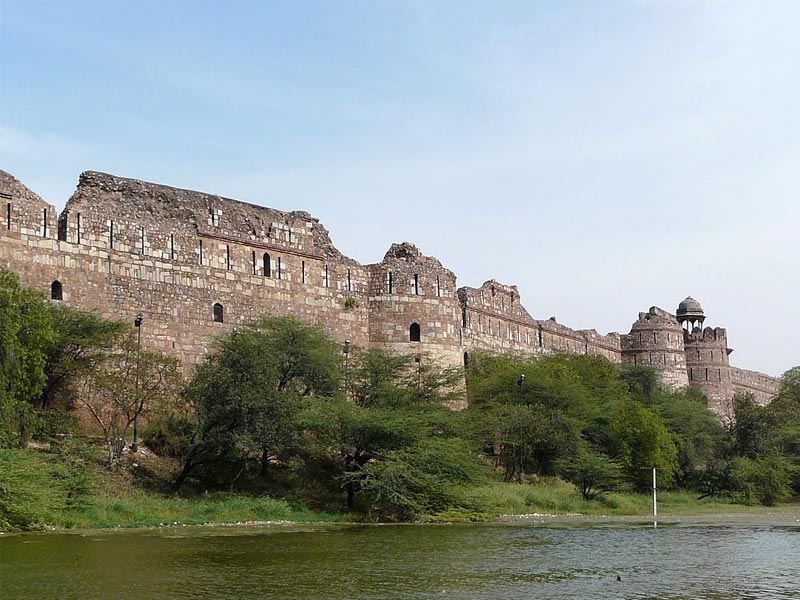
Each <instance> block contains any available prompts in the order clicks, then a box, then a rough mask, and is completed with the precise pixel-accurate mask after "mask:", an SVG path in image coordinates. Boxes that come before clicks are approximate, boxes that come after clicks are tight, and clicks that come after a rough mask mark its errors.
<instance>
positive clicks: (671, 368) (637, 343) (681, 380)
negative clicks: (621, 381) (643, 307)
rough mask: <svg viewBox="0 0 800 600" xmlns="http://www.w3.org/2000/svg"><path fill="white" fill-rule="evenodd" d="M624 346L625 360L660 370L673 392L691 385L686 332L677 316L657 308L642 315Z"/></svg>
mask: <svg viewBox="0 0 800 600" xmlns="http://www.w3.org/2000/svg"><path fill="white" fill-rule="evenodd" d="M621 345H622V359H623V361H625V362H627V363H630V364H633V365H645V366H649V367H654V368H656V369H658V370H659V372H660V374H661V380H662V382H663V383H664V384H665V385H666V386H667V387H669V388H671V389H679V388H682V387H686V386H687V385H688V383H689V381H688V377H687V373H686V355H685V353H684V343H683V331H682V329H681V326H680V324H679V323H678V321H677V319H676V318H675V315H673V314H671V313H669V312H667V311H665V310H663V309H661V308H658V307H657V306H652V307H650V310H648V311H647V312H641V313H639V318H638V319H637V320H636V322H635V323H633V325H632V326H631V331H630V333H629V334H628V335H624V336H622V340H621Z"/></svg>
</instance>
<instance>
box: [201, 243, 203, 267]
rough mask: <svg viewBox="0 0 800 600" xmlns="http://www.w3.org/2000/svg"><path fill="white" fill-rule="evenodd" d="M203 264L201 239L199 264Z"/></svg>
mask: <svg viewBox="0 0 800 600" xmlns="http://www.w3.org/2000/svg"><path fill="white" fill-rule="evenodd" d="M202 264H203V240H200V265H201V266H202Z"/></svg>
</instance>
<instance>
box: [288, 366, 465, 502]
mask: <svg viewBox="0 0 800 600" xmlns="http://www.w3.org/2000/svg"><path fill="white" fill-rule="evenodd" d="M417 358H420V359H421V360H419V361H417V360H416V359H417ZM351 381H352V382H353V385H352V388H351V390H350V394H349V396H350V398H352V400H337V401H326V400H324V399H322V400H318V401H316V402H311V403H310V404H309V406H308V408H307V410H306V411H305V412H304V413H303V415H302V425H303V428H304V430H305V431H306V433H307V434H308V436H309V438H310V440H311V443H312V445H313V453H314V454H315V455H316V456H317V458H318V460H323V461H328V462H327V464H329V465H330V467H329V469H328V472H329V475H330V477H331V479H332V481H335V482H338V484H339V485H340V486H341V488H342V489H343V490H344V492H345V497H346V504H347V506H348V508H350V509H353V508H357V507H358V506H361V507H364V508H365V509H367V510H371V511H373V512H379V513H381V514H383V515H384V516H390V517H394V518H403V517H407V516H409V515H411V514H419V513H420V512H425V511H431V510H434V509H435V507H438V506H442V505H443V504H447V503H448V502H450V500H452V498H453V496H452V495H451V493H454V488H453V487H451V486H453V485H455V482H463V481H465V478H467V477H471V476H472V474H473V473H474V471H475V470H480V469H479V467H478V465H477V463H476V462H475V460H474V458H473V457H472V456H471V454H470V453H469V452H464V453H463V454H461V453H460V452H461V450H463V448H464V447H465V446H464V443H463V441H462V440H461V438H460V437H459V431H460V429H459V421H460V416H459V415H458V413H454V412H453V411H451V410H449V409H448V408H446V406H445V404H446V403H447V401H448V400H449V399H450V398H451V397H452V394H453V393H455V392H454V390H455V389H456V387H457V386H456V385H455V381H454V376H453V372H452V371H451V370H449V369H439V368H437V367H436V365H435V363H433V361H429V360H428V359H427V357H425V356H422V357H417V356H415V355H407V356H402V355H395V354H391V353H388V352H386V351H383V350H367V351H360V352H354V353H353V363H352V379H351ZM359 498H361V499H362V500H361V501H359Z"/></svg>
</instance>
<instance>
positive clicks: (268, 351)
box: [175, 318, 342, 489]
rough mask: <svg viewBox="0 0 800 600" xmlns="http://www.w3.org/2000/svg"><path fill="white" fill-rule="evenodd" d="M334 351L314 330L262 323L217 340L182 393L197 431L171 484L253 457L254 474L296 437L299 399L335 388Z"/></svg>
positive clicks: (276, 321)
mask: <svg viewBox="0 0 800 600" xmlns="http://www.w3.org/2000/svg"><path fill="white" fill-rule="evenodd" d="M341 362H342V359H341V350H340V348H339V346H338V345H337V344H336V343H335V342H333V341H332V340H331V339H329V338H328V337H327V336H326V335H325V334H324V333H323V332H322V331H321V330H320V329H318V328H316V327H312V326H309V325H305V324H303V323H301V322H300V321H297V320H295V319H290V318H268V319H264V320H262V321H259V322H257V323H255V324H253V325H251V326H248V327H244V328H242V329H238V330H236V331H234V332H232V333H230V334H229V335H226V336H223V337H222V338H220V339H218V340H217V342H216V346H215V348H214V350H213V351H212V353H211V354H209V356H208V357H207V358H206V361H205V362H204V363H202V364H201V365H199V366H198V367H197V369H196V370H195V373H194V376H193V377H192V379H191V381H190V382H189V384H188V386H187V388H186V398H187V399H188V400H189V402H190V403H191V404H192V405H193V407H194V409H195V411H196V415H197V420H198V425H197V429H196V431H195V434H194V436H193V439H192V441H191V444H190V446H189V449H188V451H187V453H186V456H185V457H184V462H183V468H182V470H181V472H180V474H179V475H178V478H177V480H176V482H175V488H176V489H179V488H180V487H181V485H182V484H183V482H184V481H185V479H186V477H187V476H188V475H189V474H190V473H191V472H192V471H194V469H195V468H196V467H197V466H198V465H201V464H207V463H209V462H214V461H218V460H222V459H230V460H239V461H245V462H246V461H248V460H252V459H258V460H259V461H260V464H261V473H262V475H263V476H266V475H267V472H268V469H269V465H270V463H271V462H272V461H274V460H275V459H276V458H278V457H279V456H280V455H281V453H282V452H284V451H285V450H287V448H288V447H289V446H291V445H292V444H293V442H294V440H295V439H296V436H297V435H298V430H297V427H296V426H295V416H296V414H297V412H298V410H299V409H300V408H301V402H300V401H301V399H302V398H305V397H310V396H321V397H332V396H335V395H336V394H337V393H338V391H339V388H340V377H341Z"/></svg>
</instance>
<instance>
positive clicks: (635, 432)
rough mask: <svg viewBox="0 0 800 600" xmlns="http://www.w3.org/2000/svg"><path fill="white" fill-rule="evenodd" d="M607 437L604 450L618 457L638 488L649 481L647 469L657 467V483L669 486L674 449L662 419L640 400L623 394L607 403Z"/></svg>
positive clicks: (675, 455)
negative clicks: (612, 403)
mask: <svg viewBox="0 0 800 600" xmlns="http://www.w3.org/2000/svg"><path fill="white" fill-rule="evenodd" d="M609 421H610V422H609V430H610V439H609V440H608V441H607V445H606V451H607V452H608V455H609V456H610V457H612V458H613V459H615V460H617V461H619V463H620V464H621V466H622V468H623V471H624V473H625V475H626V477H627V479H628V481H630V482H631V483H633V484H634V486H635V487H636V489H638V490H647V489H649V488H650V486H651V485H652V483H651V479H650V475H649V472H648V469H649V468H651V467H656V468H658V469H659V471H660V475H659V481H660V482H661V485H663V486H665V487H669V486H671V485H672V484H673V482H674V480H675V475H676V473H677V470H678V452H677V449H676V448H675V444H674V442H673V440H672V436H671V435H670V432H669V430H668V429H667V426H666V425H665V424H664V421H663V419H661V417H659V416H658V415H657V414H655V413H654V412H653V411H652V410H650V409H649V408H647V407H646V406H643V405H642V404H640V403H638V402H636V401H634V400H631V399H630V398H623V399H621V400H619V401H618V402H616V403H615V404H614V405H612V406H611V407H610V412H609Z"/></svg>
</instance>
